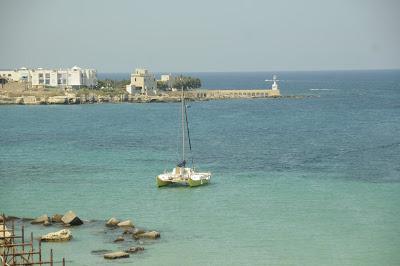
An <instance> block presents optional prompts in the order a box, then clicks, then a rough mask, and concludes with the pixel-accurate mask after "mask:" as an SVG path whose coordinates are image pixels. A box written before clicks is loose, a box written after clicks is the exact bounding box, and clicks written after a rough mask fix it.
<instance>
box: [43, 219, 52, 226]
mask: <svg viewBox="0 0 400 266" xmlns="http://www.w3.org/2000/svg"><path fill="white" fill-rule="evenodd" d="M43 225H44V226H50V225H51V223H50V221H49V220H47V221H45V222H44V223H43Z"/></svg>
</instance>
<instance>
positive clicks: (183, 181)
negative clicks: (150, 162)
mask: <svg viewBox="0 0 400 266" xmlns="http://www.w3.org/2000/svg"><path fill="white" fill-rule="evenodd" d="M210 179H211V173H196V172H195V171H194V170H193V169H191V168H181V167H176V168H174V170H173V171H172V172H169V173H164V174H161V175H158V176H157V186H158V187H163V186H167V185H170V184H178V185H186V186H190V187H197V186H201V185H205V184H208V183H209V182H210Z"/></svg>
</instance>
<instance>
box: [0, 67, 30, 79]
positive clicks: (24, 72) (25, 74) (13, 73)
mask: <svg viewBox="0 0 400 266" xmlns="http://www.w3.org/2000/svg"><path fill="white" fill-rule="evenodd" d="M0 77H1V78H3V79H5V80H7V81H8V82H12V81H13V82H30V81H31V80H30V70H29V69H27V68H26V67H21V68H19V69H12V70H0Z"/></svg>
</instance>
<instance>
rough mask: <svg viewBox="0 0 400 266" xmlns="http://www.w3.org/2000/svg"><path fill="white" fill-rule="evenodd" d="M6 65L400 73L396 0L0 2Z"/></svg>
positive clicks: (0, 64) (2, 64)
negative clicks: (375, 70)
mask: <svg viewBox="0 0 400 266" xmlns="http://www.w3.org/2000/svg"><path fill="white" fill-rule="evenodd" d="M0 32H1V35H0V69H12V68H19V67H23V66H25V67H32V68H36V67H44V68H62V67H72V66H74V65H78V66H81V67H88V68H95V69H97V70H98V71H99V72H124V73H125V72H126V73H127V72H131V71H132V70H133V69H135V68H136V67H144V68H148V69H150V70H151V71H154V72H162V71H167V72H225V71H284V70H288V71H304V70H348V69H400V1H397V0H302V1H295V0H291V1H289V0H280V1H269V0H264V1H262V0H254V1H252V0H242V1H239V0H230V1H228V0H220V1H218V0H201V1H199V0H195V1H192V0H168V1H166V0H159V1H155V0H141V1H137V0H113V1H101V0H65V1H60V0H43V1H40V0H30V1H23V0H0Z"/></svg>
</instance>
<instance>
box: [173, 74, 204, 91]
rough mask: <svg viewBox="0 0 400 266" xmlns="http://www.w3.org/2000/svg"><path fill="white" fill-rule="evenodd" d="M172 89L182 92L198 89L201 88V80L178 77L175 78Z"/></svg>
mask: <svg viewBox="0 0 400 266" xmlns="http://www.w3.org/2000/svg"><path fill="white" fill-rule="evenodd" d="M173 87H174V88H177V89H182V88H183V89H184V90H190V89H198V88H201V80H200V79H199V78H193V77H186V76H182V75H180V76H179V77H176V78H175V81H174V84H173Z"/></svg>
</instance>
